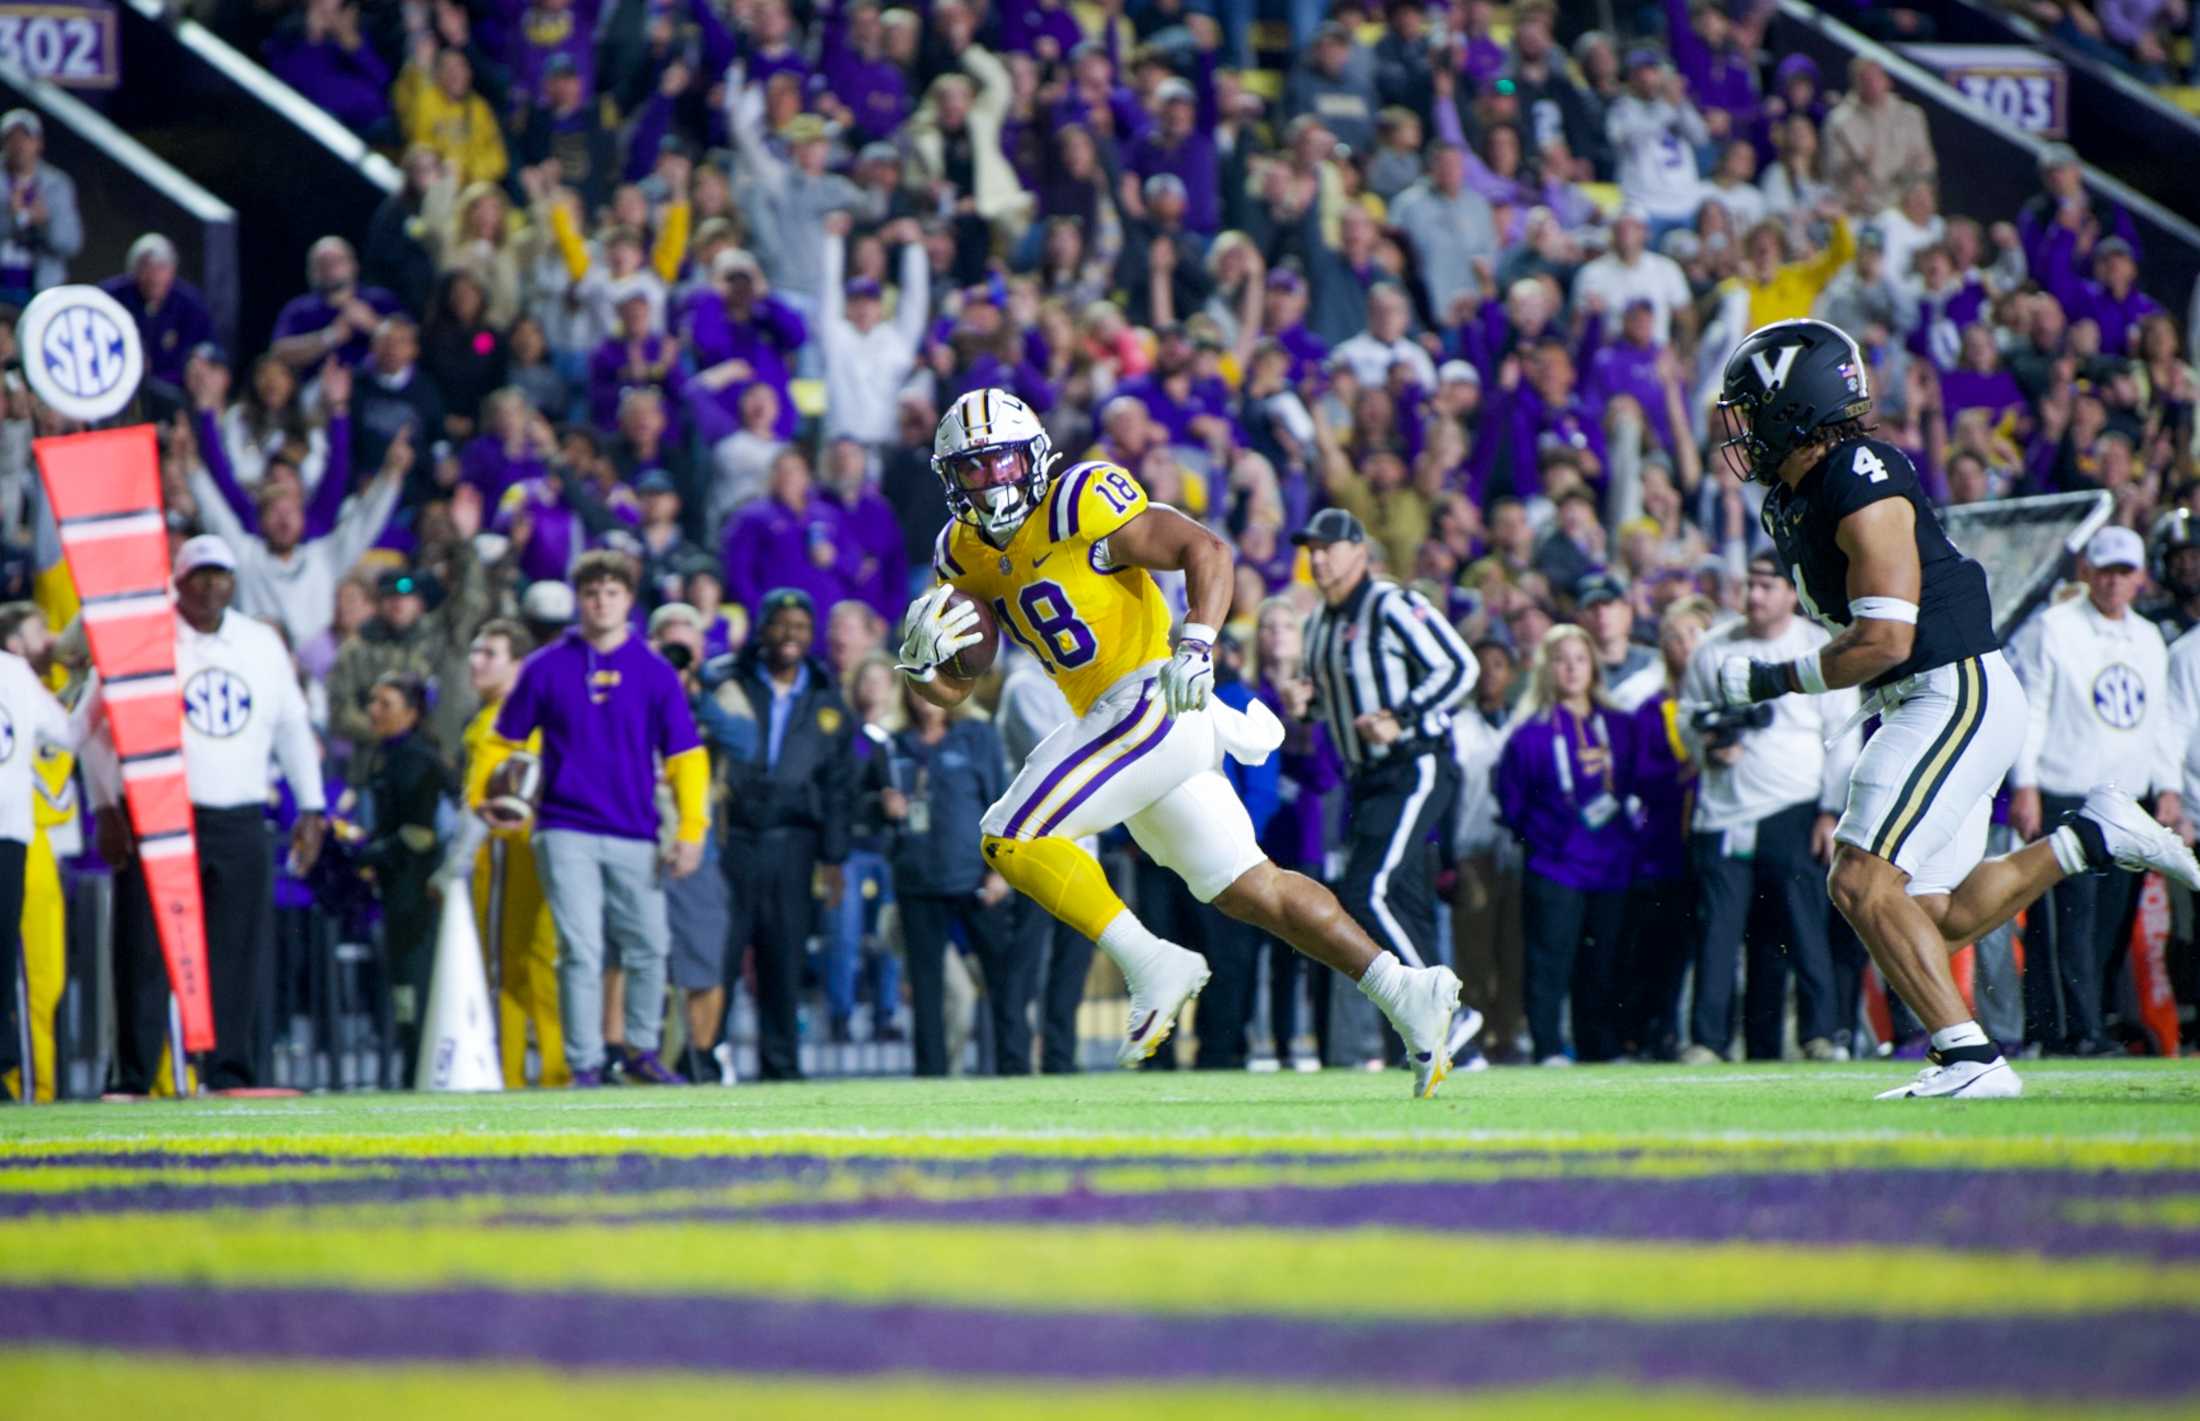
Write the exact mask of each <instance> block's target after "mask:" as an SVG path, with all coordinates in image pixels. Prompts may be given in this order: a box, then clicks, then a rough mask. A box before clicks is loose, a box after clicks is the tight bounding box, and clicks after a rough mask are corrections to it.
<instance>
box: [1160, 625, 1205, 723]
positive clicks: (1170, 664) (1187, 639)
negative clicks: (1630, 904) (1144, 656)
mask: <svg viewBox="0 0 2200 1421" xmlns="http://www.w3.org/2000/svg"><path fill="white" fill-rule="evenodd" d="M1214 688H1215V629H1214V628H1213V627H1203V626H1201V625H1199V624H1198V623H1197V622H1186V623H1185V624H1184V629H1183V630H1182V631H1181V632H1178V633H1177V637H1176V655H1174V656H1172V657H1170V658H1169V659H1168V661H1167V663H1166V664H1164V665H1163V666H1162V668H1161V704H1162V708H1163V709H1165V710H1167V711H1168V713H1169V714H1170V715H1182V714H1183V713H1184V712H1186V711H1193V710H1198V709H1199V708H1200V707H1201V706H1204V705H1206V704H1207V695H1208V693H1209V692H1210V691H1212V690H1214Z"/></svg>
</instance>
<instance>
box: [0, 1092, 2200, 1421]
mask: <svg viewBox="0 0 2200 1421" xmlns="http://www.w3.org/2000/svg"><path fill="white" fill-rule="evenodd" d="M1911 1069H1914V1067H1911V1066H1908V1065H1901V1064H1880V1065H1858V1066H1846V1067H1805V1066H1759V1067H1746V1066H1738V1067H1732V1068H1726V1069H1712V1070H1704V1071H1683V1070H1680V1069H1678V1068H1644V1067H1635V1068H1605V1069H1597V1068H1583V1069H1577V1070H1573V1071H1506V1072H1490V1073H1485V1074H1480V1075H1473V1076H1458V1077H1454V1078H1453V1080H1452V1081H1451V1082H1450V1084H1449V1085H1448V1086H1447V1087H1446V1088H1445V1092H1444V1095H1443V1096H1442V1097H1441V1098H1440V1099H1438V1100H1435V1101H1431V1102H1413V1101H1410V1100H1408V1099H1406V1098H1405V1097H1406V1093H1407V1086H1406V1080H1405V1077H1404V1076H1403V1075H1401V1074H1391V1075H1384V1076H1369V1075H1364V1074H1358V1073H1335V1072H1331V1073H1324V1074H1320V1075H1313V1076H1294V1075H1286V1076H1245V1075H1228V1076H1214V1075H1191V1074H1182V1075H1171V1074H1159V1073H1148V1074H1141V1075H1092V1076H1083V1077H1075V1078H1068V1079H1059V1078H1057V1079H1045V1080H1035V1081H992V1080H971V1081H955V1082H944V1083H920V1082H912V1081H893V1082H840V1083H832V1084H819V1085H813V1086H803V1087H763V1086H744V1087H739V1088H735V1089H732V1090H715V1089H714V1090H624V1091H598V1092H591V1093H586V1094H574V1093H570V1092H560V1093H546V1094H531V1095H522V1096H510V1097H487V1098H466V1097H451V1096H441V1097H399V1096H389V1097H361V1096H345V1097H319V1098H305V1099H296V1100H252V1101H242V1100H229V1101H208V1102H193V1103H188V1104H173V1103H146V1104H136V1105H104V1106H71V1107H49V1108H45V1109H40V1110H21V1109H10V1110H5V1111H0V1415H7V1416H26V1417H29V1416H36V1417H58V1416H97V1417H136V1416H161V1417H209V1418H222V1421H233V1418H240V1417H255V1416H267V1417H311V1418H316V1421H319V1418H337V1417H351V1416H361V1417H368V1416H373V1417H380V1416H396V1417H408V1418H410V1417H428V1416H451V1417H466V1418H474V1417H483V1416H502V1415H511V1416H527V1417H531V1418H553V1417H565V1416H572V1417H587V1418H590V1421H602V1418H605V1417H613V1416H616V1417H626V1416H633V1417H647V1418H652V1421H654V1418H659V1417H673V1416H688V1415H694V1416H711V1417H715V1418H724V1417H749V1416H769V1415H800V1416H805V1417H813V1418H837V1417H843V1416H863V1417H871V1416H876V1417H896V1418H907V1417H931V1416H940V1417H954V1418H974V1417H981V1418H991V1417H1003V1418H1006V1417H1027V1416H1029V1417H1039V1416H1044V1417H1048V1418H1061V1417H1070V1418H1083V1417H1088V1416H1089V1417H1095V1418H1098V1417H1108V1418H1122V1417H1139V1418H1144V1417H1174V1416H1185V1417H1194V1416H1196V1417H1200V1418H1211V1417H1217V1416H1231V1415H1247V1416H1260V1417H1263V1418H1296V1417H1316V1416H1319V1417H1338V1416H1357V1415H1367V1416H1382V1417H1397V1418H1421V1417H1431V1418H1433V1417H1457V1416H1461V1415H1473V1414H1481V1415H1490V1416H1504V1417H1530V1418H1536V1417H1558V1416H1567V1417H1572V1416H1592V1415H1593V1416H1599V1417H1609V1418H1626V1417H1661V1418H1662V1417H1675V1418H1680V1417H1690V1418H1694V1417H1701V1416H1705V1415H1713V1414H1747V1415H1749V1416H1751V1417H1762V1418H1787V1417H1804V1416H1808V1417H1826V1418H1834V1417H1855V1416H1860V1415H1868V1414H1885V1413H1887V1409H1888V1408H1890V1407H1891V1406H1908V1407H1913V1408H1918V1409H1920V1411H1921V1413H1922V1414H1929V1415H1931V1416H1933V1417H1935V1418H1936V1421H1945V1419H1946V1418H1956V1417H1970V1416H1978V1417H1988V1416H1992V1417H2012V1416H2017V1417H2033V1416H2037V1417H2050V1416H2052V1417H2056V1418H2067V1417H2073V1416H2095V1415H2115V1416H2123V1415H2133V1416H2138V1415H2147V1416H2163V1415H2200V1063H2173V1062H2172V1063H2162V1062H2139V1061H2128V1062H2113V1063H2105V1064H2084V1065H2079V1064H2068V1065H2065V1064H2035V1065H2033V1066H2032V1067H2031V1068H2030V1069H2028V1070H2027V1072H2026V1081H2027V1085H2028V1091H2029V1093H2028V1095H2027V1097H2026V1098H2025V1099H2023V1100H2021V1101H2014V1102H2001V1101H1982V1102H1976V1103H1968V1104H1967V1103H1962V1102H1955V1103H1930V1104H1928V1103H1902V1104H1885V1105H1882V1104H1876V1103H1874V1102H1873V1101H1872V1100H1871V1098H1870V1097H1871V1094H1872V1091H1873V1090H1874V1089H1876V1088H1881V1087H1884V1086H1886V1085H1890V1084H1893V1083H1894V1082H1896V1081H1898V1080H1900V1079H1902V1078H1903V1077H1904V1076H1905V1075H1906V1074H1907V1072H1908V1071H1909V1070H1911Z"/></svg>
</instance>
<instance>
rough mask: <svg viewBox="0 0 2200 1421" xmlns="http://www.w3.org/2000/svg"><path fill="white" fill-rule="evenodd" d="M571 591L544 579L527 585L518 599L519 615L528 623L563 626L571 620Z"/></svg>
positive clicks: (561, 584) (564, 586) (572, 605)
mask: <svg viewBox="0 0 2200 1421" xmlns="http://www.w3.org/2000/svg"><path fill="white" fill-rule="evenodd" d="M573 608H574V603H573V589H572V588H570V587H568V586H566V585H565V584H564V583H562V582H556V581H553V580H551V579H549V578H544V579H543V580H542V581H540V582H535V583H531V584H529V586H528V588H527V591H526V592H525V593H523V594H521V596H520V599H519V614H520V615H521V616H523V617H525V618H526V619H527V620H528V621H530V622H545V623H551V624H556V625H563V624H564V623H566V622H570V621H572V620H573Z"/></svg>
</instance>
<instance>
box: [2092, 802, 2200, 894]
mask: <svg viewBox="0 0 2200 1421" xmlns="http://www.w3.org/2000/svg"><path fill="white" fill-rule="evenodd" d="M2078 813H2079V815H2080V816H2081V817H2082V818H2085V819H2090V820H2091V821H2093V823H2095V824H2097V825H2099V826H2100V830H2101V838H2102V840H2103V841H2104V842H2106V844H2107V845H2108V856H2109V857H2110V858H2112V859H2114V860H2115V861H2116V867H2118V868H2120V869H2123V870H2124V871H2125V872H2127V873H2144V872H2145V871H2146V870H2148V869H2150V868H2151V869H2153V870H2155V871H2156V872H2157V873H2160V874H2162V875H2164V876H2165V877H2167V878H2170V879H2174V880H2175V881H2176V882H2178V883H2182V884H2184V885H2185V887H2187V888H2189V889H2193V890H2194V891H2196V892H2200V861H2196V860H2195V859H2194V858H2193V856H2192V850H2191V849H2188V848H2186V847H2185V841H2184V840H2183V839H2180V838H2178V837H2177V831H2176V830H2174V829H2171V828H2168V827H2166V826H2164V825H2162V824H2158V823H2156V822H2155V820H2154V816H2153V815H2151V814H2149V813H2147V812H2146V810H2144V809H2142V808H2140V807H2139V802H2138V801H2137V800H2135V799H2133V798H2132V797H2131V796H2130V795H2128V794H2125V793H2124V792H2123V791H2122V790H2120V789H2118V788H2116V786H2114V785H2095V786H2094V787H2093V789H2092V791H2091V792H2090V793H2089V794H2087V795H2086V797H2085V804H2084V805H2083V806H2081V807H2080V808H2079V810H2078Z"/></svg>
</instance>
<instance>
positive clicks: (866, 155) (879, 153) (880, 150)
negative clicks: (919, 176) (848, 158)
mask: <svg viewBox="0 0 2200 1421" xmlns="http://www.w3.org/2000/svg"><path fill="white" fill-rule="evenodd" d="M856 161H857V162H858V163H899V162H900V161H901V150H900V149H899V148H896V147H895V146H894V145H893V144H891V143H886V142H879V143H866V144H864V145H863V150H862V151H861V152H859V153H857V154H856Z"/></svg>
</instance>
